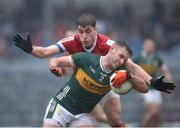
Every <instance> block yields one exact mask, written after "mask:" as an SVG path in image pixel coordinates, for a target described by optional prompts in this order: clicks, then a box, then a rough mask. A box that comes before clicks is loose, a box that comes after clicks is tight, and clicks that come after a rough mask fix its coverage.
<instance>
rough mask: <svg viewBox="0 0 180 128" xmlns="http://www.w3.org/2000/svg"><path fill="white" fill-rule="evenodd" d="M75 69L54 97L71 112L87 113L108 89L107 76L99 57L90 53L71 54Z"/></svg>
mask: <svg viewBox="0 0 180 128" xmlns="http://www.w3.org/2000/svg"><path fill="white" fill-rule="evenodd" d="M72 59H73V61H74V63H75V65H76V70H75V71H74V73H73V74H72V76H71V78H70V80H69V81H68V82H67V84H66V85H65V86H64V88H62V89H61V90H60V91H59V92H58V93H57V95H55V97H54V99H55V100H56V101H57V102H59V103H60V104H61V105H62V106H63V107H64V108H66V109H67V110H68V111H70V112H71V113H72V114H75V115H76V114H80V113H89V112H91V111H92V109H93V108H94V106H95V105H96V104H97V103H98V102H99V101H100V100H101V98H102V97H103V96H104V95H105V94H106V93H108V92H109V91H110V89H111V88H110V86H109V77H110V76H111V75H112V73H113V71H105V70H104V69H103V67H102V65H101V57H100V56H99V55H96V54H90V53H84V52H83V53H77V54H74V55H72Z"/></svg>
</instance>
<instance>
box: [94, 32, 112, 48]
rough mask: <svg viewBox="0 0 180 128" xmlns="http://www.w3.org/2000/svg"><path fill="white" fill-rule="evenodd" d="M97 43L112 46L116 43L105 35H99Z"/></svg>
mask: <svg viewBox="0 0 180 128" xmlns="http://www.w3.org/2000/svg"><path fill="white" fill-rule="evenodd" d="M97 41H98V43H102V44H107V45H110V46H112V44H113V43H114V42H115V41H114V40H112V39H111V38H110V37H108V36H106V35H104V34H97Z"/></svg>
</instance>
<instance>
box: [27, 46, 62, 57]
mask: <svg viewBox="0 0 180 128" xmlns="http://www.w3.org/2000/svg"><path fill="white" fill-rule="evenodd" d="M58 52H59V51H58V49H57V48H56V47H55V46H49V47H37V46H33V50H32V52H31V55H33V56H34V57H37V58H40V59H43V58H47V57H50V56H52V55H55V54H57V53H58Z"/></svg>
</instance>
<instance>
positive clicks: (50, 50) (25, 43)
mask: <svg viewBox="0 0 180 128" xmlns="http://www.w3.org/2000/svg"><path fill="white" fill-rule="evenodd" d="M13 41H14V42H15V45H16V46H17V47H18V48H20V49H22V50H23V51H24V52H26V53H29V54H31V55H33V56H34V57H37V58H47V57H50V56H52V55H55V54H57V53H59V49H58V48H57V47H56V46H55V45H51V46H48V47H37V46H33V45H32V41H31V37H30V35H29V34H27V36H26V38H23V37H22V36H21V35H20V34H16V35H15V36H14V37H13Z"/></svg>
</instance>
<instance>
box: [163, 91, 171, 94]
mask: <svg viewBox="0 0 180 128" xmlns="http://www.w3.org/2000/svg"><path fill="white" fill-rule="evenodd" d="M164 92H166V93H169V94H170V93H172V90H165V91H164Z"/></svg>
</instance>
